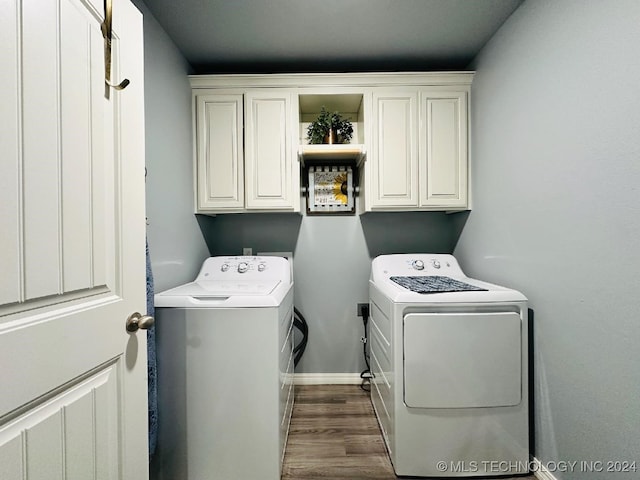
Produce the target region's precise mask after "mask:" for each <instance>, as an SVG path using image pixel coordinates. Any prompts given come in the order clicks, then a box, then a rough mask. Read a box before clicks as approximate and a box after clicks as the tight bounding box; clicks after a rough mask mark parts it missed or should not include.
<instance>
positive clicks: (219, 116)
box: [196, 94, 244, 211]
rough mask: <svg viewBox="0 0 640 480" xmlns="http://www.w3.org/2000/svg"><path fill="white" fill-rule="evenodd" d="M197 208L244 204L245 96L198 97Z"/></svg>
mask: <svg viewBox="0 0 640 480" xmlns="http://www.w3.org/2000/svg"><path fill="white" fill-rule="evenodd" d="M196 122H197V125H196V129H197V134H196V138H197V141H196V143H197V146H196V148H197V161H196V163H197V164H196V178H197V194H196V195H197V210H198V211H211V210H221V209H222V210H225V209H239V208H243V207H244V171H243V170H244V169H243V158H244V155H243V148H242V124H243V118H242V95H222V94H209V95H198V96H196Z"/></svg>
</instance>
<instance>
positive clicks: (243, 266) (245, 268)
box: [196, 256, 291, 282]
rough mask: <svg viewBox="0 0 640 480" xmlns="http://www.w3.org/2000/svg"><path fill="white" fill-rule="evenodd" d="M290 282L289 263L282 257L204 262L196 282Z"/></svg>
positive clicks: (230, 257) (250, 257)
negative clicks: (236, 280) (237, 280)
mask: <svg viewBox="0 0 640 480" xmlns="http://www.w3.org/2000/svg"><path fill="white" fill-rule="evenodd" d="M235 279H239V280H240V279H241V280H285V281H289V282H290V281H291V269H290V266H289V261H288V260H287V259H286V258H282V257H267V256H265V257H262V256H229V257H209V258H207V259H206V260H205V262H204V264H203V265H202V268H201V270H200V273H199V274H198V277H197V278H196V281H202V280H235Z"/></svg>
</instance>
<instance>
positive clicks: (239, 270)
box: [238, 262, 249, 273]
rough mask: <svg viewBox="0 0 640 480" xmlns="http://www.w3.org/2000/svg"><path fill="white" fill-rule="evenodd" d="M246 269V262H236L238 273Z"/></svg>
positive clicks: (247, 266)
mask: <svg viewBox="0 0 640 480" xmlns="http://www.w3.org/2000/svg"><path fill="white" fill-rule="evenodd" d="M247 270H249V265H248V264H247V262H240V263H239V264H238V273H245V272H246V271H247Z"/></svg>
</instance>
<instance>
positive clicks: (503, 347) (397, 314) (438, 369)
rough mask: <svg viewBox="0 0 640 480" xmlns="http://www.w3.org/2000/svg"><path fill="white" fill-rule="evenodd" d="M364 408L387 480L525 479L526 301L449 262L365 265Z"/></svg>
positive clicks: (412, 257) (413, 257)
mask: <svg viewBox="0 0 640 480" xmlns="http://www.w3.org/2000/svg"><path fill="white" fill-rule="evenodd" d="M369 286H370V312H371V318H370V323H369V334H370V339H371V340H370V357H371V362H370V364H371V371H372V374H373V380H372V388H371V400H372V403H373V406H374V410H375V413H376V416H377V418H378V422H379V424H380V427H381V429H382V432H383V436H384V439H385V442H386V446H387V449H388V452H389V456H390V458H391V462H392V463H393V467H394V469H395V472H396V474H397V475H408V476H409V475H410V476H425V477H431V476H434V477H460V476H465V477H466V476H494V475H495V476H498V475H516V474H522V473H528V471H529V401H528V400H529V397H528V382H529V380H528V321H527V299H526V298H525V297H524V295H522V294H521V293H520V292H517V291H515V290H511V289H508V288H504V287H500V286H497V285H492V284H489V283H486V282H482V281H479V280H475V279H471V278H468V277H466V276H465V275H464V273H463V272H462V270H461V268H460V266H459V265H458V262H457V261H456V259H455V258H454V257H453V256H452V255H442V254H401V255H382V256H379V257H377V258H375V259H374V260H373V262H372V267H371V279H370V282H369Z"/></svg>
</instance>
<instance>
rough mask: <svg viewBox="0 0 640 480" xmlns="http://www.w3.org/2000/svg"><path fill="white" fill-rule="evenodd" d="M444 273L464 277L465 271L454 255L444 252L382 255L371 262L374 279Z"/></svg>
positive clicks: (444, 274) (448, 275)
mask: <svg viewBox="0 0 640 480" xmlns="http://www.w3.org/2000/svg"><path fill="white" fill-rule="evenodd" d="M420 275H442V276H447V277H453V278H456V277H464V276H465V275H464V273H463V271H462V269H461V268H460V265H458V262H457V260H456V259H455V257H454V256H453V255H447V254H442V253H434V254H428V253H405V254H397V255H381V256H379V257H377V258H375V259H374V260H373V262H372V264H371V278H372V279H373V280H374V281H377V280H378V279H383V278H389V277H393V276H420Z"/></svg>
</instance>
